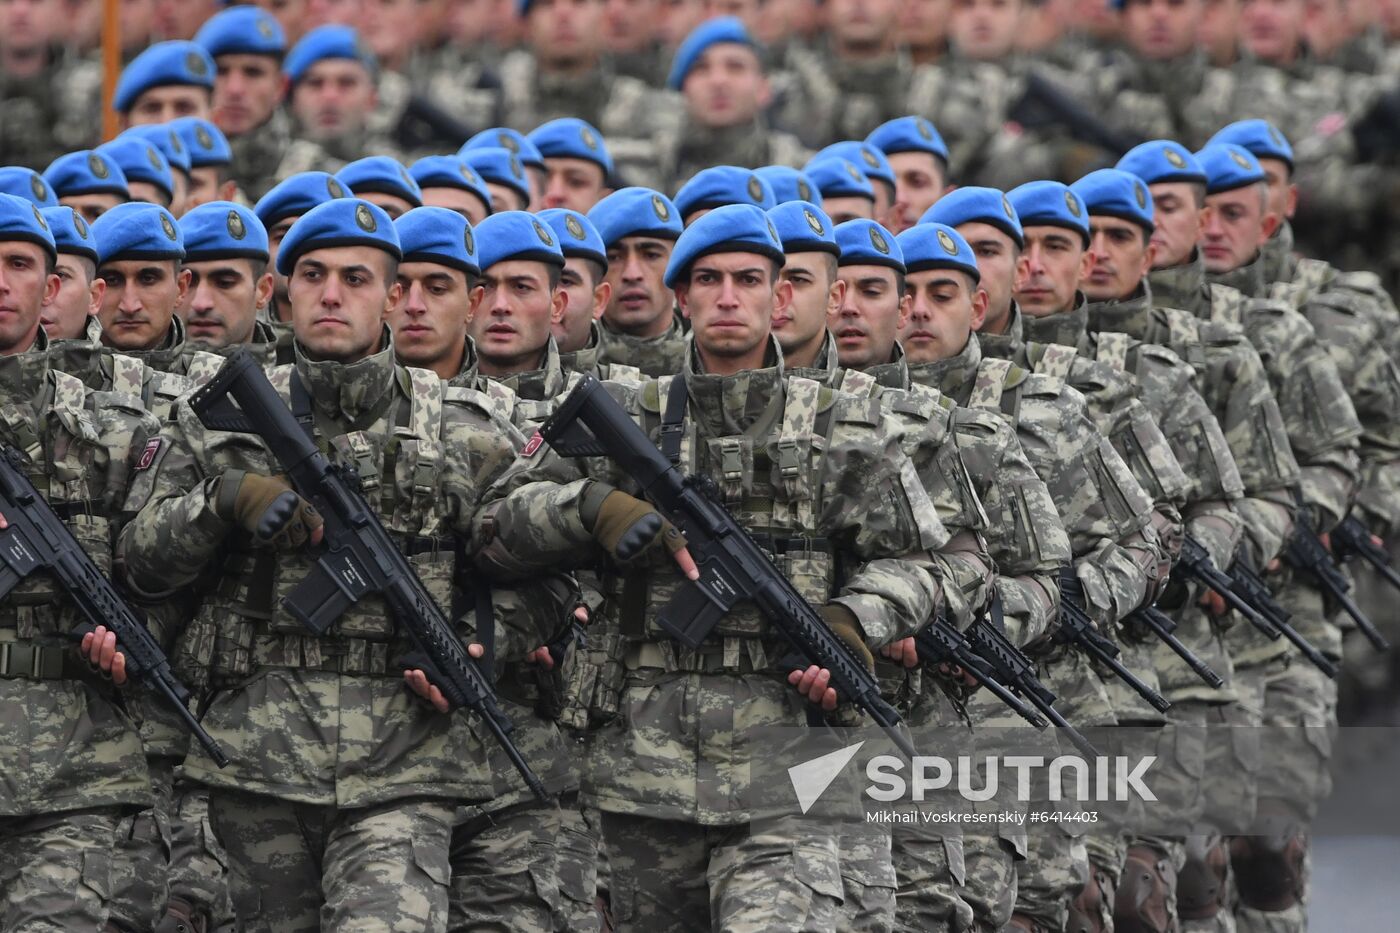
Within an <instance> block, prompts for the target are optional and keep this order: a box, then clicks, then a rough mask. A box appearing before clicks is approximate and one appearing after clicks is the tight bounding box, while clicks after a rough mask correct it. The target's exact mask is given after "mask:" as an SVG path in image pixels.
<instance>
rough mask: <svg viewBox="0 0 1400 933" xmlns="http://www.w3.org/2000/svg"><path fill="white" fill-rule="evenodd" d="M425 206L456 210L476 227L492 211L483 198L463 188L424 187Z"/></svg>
mask: <svg viewBox="0 0 1400 933" xmlns="http://www.w3.org/2000/svg"><path fill="white" fill-rule="evenodd" d="M423 206H424V207H443V208H446V209H447V210H449V211H456V212H457V213H459V214H461V215H462V216H463V217H465V218H467V220H468V221H470V222H471V225H472V226H473V227H475V226H476V225H477V224H479V223H481V222H482V221H483V220H485V219H486V216H487V215H488V214H489V213H491V211H490V208H489V207H487V205H486V204H484V203H482V200H481V198H479V197H477V196H476V195H474V194H472V193H471V192H470V191H463V190H462V189H461V188H424V189H423Z"/></svg>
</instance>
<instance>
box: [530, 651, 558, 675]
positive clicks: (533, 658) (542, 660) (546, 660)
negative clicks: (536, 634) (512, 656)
mask: <svg viewBox="0 0 1400 933" xmlns="http://www.w3.org/2000/svg"><path fill="white" fill-rule="evenodd" d="M525 663H526V664H538V665H539V666H540V667H542V668H544V669H545V670H547V671H552V670H554V655H552V654H550V653H549V646H548V645H541V646H540V647H538V648H536V649H535V650H534V651H531V652H530V653H529V654H527V655H525Z"/></svg>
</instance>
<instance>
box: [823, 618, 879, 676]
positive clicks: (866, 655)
mask: <svg viewBox="0 0 1400 933" xmlns="http://www.w3.org/2000/svg"><path fill="white" fill-rule="evenodd" d="M817 611H818V612H819V613H820V614H821V617H822V621H824V622H825V623H826V627H827V628H829V629H831V630H832V632H834V633H835V634H836V637H837V638H839V639H841V640H842V641H844V642H845V643H846V647H848V648H850V649H851V652H852V653H853V654H854V655H855V656H856V657H857V658H859V659H860V660H861V663H863V664H864V665H865V668H866V670H868V671H870V673H872V674H873V673H875V656H874V655H873V654H871V653H870V648H869V647H868V646H867V645H866V644H865V633H864V632H862V631H861V627H860V620H858V619H857V618H856V614H855V613H854V612H852V611H851V610H849V609H847V608H846V607H845V606H842V605H841V604H840V603H827V604H826V605H825V606H822V607H821V609H819V610H817Z"/></svg>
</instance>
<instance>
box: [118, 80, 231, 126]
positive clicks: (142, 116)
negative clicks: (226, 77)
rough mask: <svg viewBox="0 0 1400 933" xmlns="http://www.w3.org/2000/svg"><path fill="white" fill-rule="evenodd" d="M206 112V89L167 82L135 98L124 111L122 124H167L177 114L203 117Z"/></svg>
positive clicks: (207, 94)
mask: <svg viewBox="0 0 1400 933" xmlns="http://www.w3.org/2000/svg"><path fill="white" fill-rule="evenodd" d="M209 112H210V108H209V91H208V90H207V89H206V88H202V87H189V86H188V85H183V84H171V85H167V86H165V87H153V88H151V89H150V90H149V91H146V92H144V93H143V94H141V95H140V96H139V97H137V98H136V101H135V102H134V103H133V104H132V105H131V110H130V111H129V112H128V113H127V114H126V125H127V126H147V125H149V124H152V123H169V122H170V121H171V120H176V119H179V118H180V117H201V118H203V119H205V120H207V119H209Z"/></svg>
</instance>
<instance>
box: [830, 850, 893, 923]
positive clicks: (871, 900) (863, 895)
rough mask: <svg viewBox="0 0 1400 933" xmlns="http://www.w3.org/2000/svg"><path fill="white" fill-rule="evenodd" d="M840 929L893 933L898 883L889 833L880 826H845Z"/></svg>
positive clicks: (842, 852) (841, 854) (841, 856)
mask: <svg viewBox="0 0 1400 933" xmlns="http://www.w3.org/2000/svg"><path fill="white" fill-rule="evenodd" d="M839 847H840V856H839V857H840V860H841V889H842V891H843V900H842V903H841V914H840V916H841V920H840V929H842V930H853V931H862V933H888V931H890V930H893V929H894V918H895V906H894V904H895V889H896V887H897V882H896V880H895V873H894V861H893V856H892V854H891V851H890V833H889V830H887V829H885V828H884V827H880V826H868V825H865V824H854V825H850V826H843V827H842V828H841V835H840V840H839Z"/></svg>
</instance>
